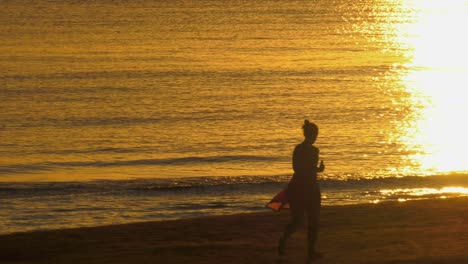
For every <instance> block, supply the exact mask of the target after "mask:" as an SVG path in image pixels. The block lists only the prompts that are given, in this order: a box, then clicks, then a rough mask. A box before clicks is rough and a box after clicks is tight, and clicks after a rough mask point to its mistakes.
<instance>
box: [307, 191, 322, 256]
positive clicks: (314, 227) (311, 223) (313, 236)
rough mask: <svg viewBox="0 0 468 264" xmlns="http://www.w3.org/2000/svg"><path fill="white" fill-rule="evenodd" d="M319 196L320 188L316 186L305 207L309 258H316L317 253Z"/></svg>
mask: <svg viewBox="0 0 468 264" xmlns="http://www.w3.org/2000/svg"><path fill="white" fill-rule="evenodd" d="M321 200H322V199H321V195H320V187H319V186H318V185H317V188H316V189H315V191H314V193H313V197H312V199H311V201H310V202H311V203H310V204H309V205H308V206H307V217H308V232H307V238H308V253H309V258H315V257H317V252H316V249H315V246H316V243H317V238H318V233H319V226H320V206H321Z"/></svg>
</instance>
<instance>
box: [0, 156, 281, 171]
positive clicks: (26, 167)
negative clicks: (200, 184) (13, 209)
mask: <svg viewBox="0 0 468 264" xmlns="http://www.w3.org/2000/svg"><path fill="white" fill-rule="evenodd" d="M277 160H279V158H278V157H271V156H255V155H227V156H207V157H195V156H194V157H181V158H167V159H138V160H122V161H68V162H43V163H32V164H11V165H0V175H1V174H18V173H27V172H29V173H32V172H38V171H47V170H55V169H61V168H83V167H96V168H102V167H121V166H151V165H189V164H204V163H226V162H231V163H232V162H234V163H238V162H264V161H277Z"/></svg>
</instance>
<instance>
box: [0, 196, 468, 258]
mask: <svg viewBox="0 0 468 264" xmlns="http://www.w3.org/2000/svg"><path fill="white" fill-rule="evenodd" d="M467 219H468V197H463V198H451V199H438V200H423V201H408V202H403V203H396V202H394V203H393V202H388V203H379V204H363V205H351V206H330V207H323V210H322V221H321V230H320V238H319V245H318V247H319V251H321V252H323V253H324V258H322V259H321V260H319V261H317V262H316V263H421V264H422V263H468V250H467V249H468V220H467ZM288 220H289V216H288V211H287V210H284V211H283V212H280V213H274V212H269V211H265V212H263V213H254V214H239V215H230V216H216V217H204V218H197V219H184V220H175V221H160V222H145V223H135V224H125V225H113V226H104V227H92V228H79V229H66V230H52V231H38V232H30V233H16V234H10V235H3V236H0V263H87V264H91V263H113V264H118V263H129V264H130V263H161V264H167V263H184V264H185V263H213V264H214V263H224V264H230V263H236V264H238V263H252V264H253V263H255V264H258V263H305V258H306V250H305V243H306V242H305V241H306V238H305V232H304V230H300V231H298V233H296V234H295V235H294V236H293V237H292V238H291V240H290V244H289V245H288V247H287V250H286V256H285V257H282V258H278V256H277V252H276V249H277V241H278V238H279V236H280V234H281V232H282V230H283V228H284V226H285V224H286V223H287V222H288Z"/></svg>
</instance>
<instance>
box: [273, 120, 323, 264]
mask: <svg viewBox="0 0 468 264" xmlns="http://www.w3.org/2000/svg"><path fill="white" fill-rule="evenodd" d="M302 128H303V130H304V137H305V139H304V141H303V142H302V143H301V144H298V145H297V146H296V148H295V149H294V153H293V169H294V175H293V177H292V179H291V181H290V182H289V184H288V188H287V196H288V200H289V205H290V209H291V222H290V223H289V224H288V225H287V226H286V229H285V231H284V233H283V235H282V236H281V238H280V241H279V246H278V252H279V254H280V255H284V250H285V246H286V240H287V239H288V238H289V237H290V236H291V234H292V233H294V232H295V231H296V230H297V228H298V227H299V225H300V224H301V222H302V219H303V217H304V215H307V219H308V232H307V238H308V262H309V261H312V260H314V259H317V258H320V257H321V254H320V253H318V252H317V251H316V249H315V244H316V241H317V235H318V229H319V217H320V203H321V197H320V186H319V183H318V181H317V172H322V171H324V169H325V165H324V164H323V161H321V162H320V166H319V167H317V164H318V161H319V149H318V148H317V147H315V146H314V145H313V144H314V143H315V140H316V139H317V136H318V126H317V125H316V124H314V123H311V122H309V120H305V121H304V125H303V126H302Z"/></svg>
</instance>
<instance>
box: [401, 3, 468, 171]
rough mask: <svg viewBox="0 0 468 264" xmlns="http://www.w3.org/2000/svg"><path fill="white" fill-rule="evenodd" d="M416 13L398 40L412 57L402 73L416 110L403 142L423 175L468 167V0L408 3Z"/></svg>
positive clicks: (406, 123)
mask: <svg viewBox="0 0 468 264" xmlns="http://www.w3.org/2000/svg"><path fill="white" fill-rule="evenodd" d="M406 3H407V4H408V5H409V6H410V9H411V10H413V12H414V16H413V19H412V22H411V23H409V24H407V28H406V30H405V31H406V32H405V34H403V35H402V36H401V38H399V39H398V41H400V42H401V45H402V46H405V47H408V54H407V56H408V57H409V58H410V62H409V64H408V65H405V66H406V67H405V68H406V69H407V70H405V71H404V73H403V74H402V78H401V81H402V83H403V89H404V90H405V91H404V92H406V93H408V94H409V97H408V99H407V100H406V104H408V105H411V109H413V110H412V113H411V114H409V115H408V116H407V117H406V119H405V120H404V121H403V122H402V130H403V131H400V132H401V135H400V142H402V143H403V144H404V146H405V147H404V148H406V149H405V150H406V151H408V153H410V154H409V156H408V159H409V162H410V163H411V164H412V166H413V169H416V170H417V171H418V173H423V174H434V173H449V172H463V171H465V172H466V171H468V162H467V160H466V159H465V157H468V155H467V154H468V153H467V150H468V140H467V135H468V125H467V124H466V121H465V119H466V115H467V114H468V99H467V97H466V95H465V94H466V93H465V91H464V90H465V89H466V88H468V52H467V50H466V47H467V46H468V39H467V38H465V37H464V35H465V33H464V32H463V30H462V29H461V28H462V27H463V25H466V24H468V1H466V0H453V1H437V0H430V1H416V0H414V1H411V0H409V1H407V2H406Z"/></svg>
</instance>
